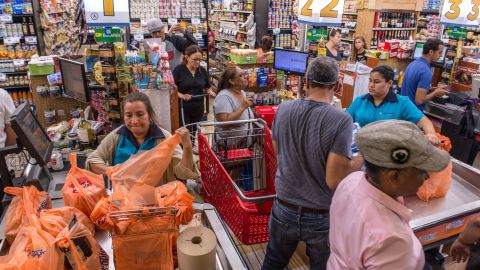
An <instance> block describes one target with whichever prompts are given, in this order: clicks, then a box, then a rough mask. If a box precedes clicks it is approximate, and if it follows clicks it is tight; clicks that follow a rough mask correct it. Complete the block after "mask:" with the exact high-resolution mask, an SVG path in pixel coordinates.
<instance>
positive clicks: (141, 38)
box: [133, 34, 144, 41]
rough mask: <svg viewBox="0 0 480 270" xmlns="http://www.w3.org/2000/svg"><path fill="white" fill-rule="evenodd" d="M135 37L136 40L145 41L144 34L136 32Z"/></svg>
mask: <svg viewBox="0 0 480 270" xmlns="http://www.w3.org/2000/svg"><path fill="white" fill-rule="evenodd" d="M133 39H134V40H136V41H143V40H144V36H143V34H135V35H134V36H133Z"/></svg>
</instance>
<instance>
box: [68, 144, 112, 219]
mask: <svg viewBox="0 0 480 270" xmlns="http://www.w3.org/2000/svg"><path fill="white" fill-rule="evenodd" d="M69 157H70V165H71V166H72V167H71V169H70V171H69V172H68V175H67V180H66V181H65V185H64V186H63V188H62V197H63V202H64V203H65V205H66V206H73V207H75V208H77V209H79V210H80V211H82V212H83V213H85V214H86V215H87V216H90V214H91V213H92V211H93V208H94V207H95V205H96V204H97V202H98V201H100V199H102V198H103V197H105V195H106V193H105V183H104V181H103V176H102V175H99V174H94V173H92V172H90V171H88V170H84V169H80V168H78V167H77V155H76V154H74V153H72V154H70V156H69Z"/></svg>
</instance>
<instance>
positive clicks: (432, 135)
mask: <svg viewBox="0 0 480 270" xmlns="http://www.w3.org/2000/svg"><path fill="white" fill-rule="evenodd" d="M417 126H418V127H419V128H421V129H423V132H425V137H426V138H427V139H428V140H429V141H430V142H431V143H433V144H435V145H437V144H439V143H440V140H439V139H438V137H437V135H436V132H435V128H434V127H433V124H432V121H430V119H428V117H426V116H424V117H422V119H420V121H419V122H418V123H417Z"/></svg>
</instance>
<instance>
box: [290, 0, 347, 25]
mask: <svg viewBox="0 0 480 270" xmlns="http://www.w3.org/2000/svg"><path fill="white" fill-rule="evenodd" d="M343 2H344V0H300V2H299V5H298V20H299V21H300V22H302V23H307V24H312V25H340V24H341V22H342V13H343Z"/></svg>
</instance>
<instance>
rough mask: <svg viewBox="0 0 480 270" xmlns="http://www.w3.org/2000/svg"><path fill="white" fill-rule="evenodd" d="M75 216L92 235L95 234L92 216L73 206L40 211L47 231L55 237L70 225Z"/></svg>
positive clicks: (42, 223) (41, 222) (43, 226)
mask: <svg viewBox="0 0 480 270" xmlns="http://www.w3.org/2000/svg"><path fill="white" fill-rule="evenodd" d="M73 216H75V217H76V218H77V219H78V221H79V222H80V223H82V224H83V225H84V226H85V227H86V228H87V229H88V230H89V231H90V233H91V234H92V235H95V226H94V225H93V222H92V221H91V220H90V218H89V217H87V216H86V215H85V214H84V213H83V212H82V211H80V210H78V209H77V208H75V207H71V206H64V207H61V208H54V209H49V210H42V211H41V212H40V224H41V225H42V228H43V229H44V230H45V231H46V232H48V233H50V234H51V235H52V236H53V237H57V235H58V234H59V233H60V232H61V231H62V230H63V229H64V228H65V227H67V226H68V223H69V222H70V221H71V220H72V218H73Z"/></svg>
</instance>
